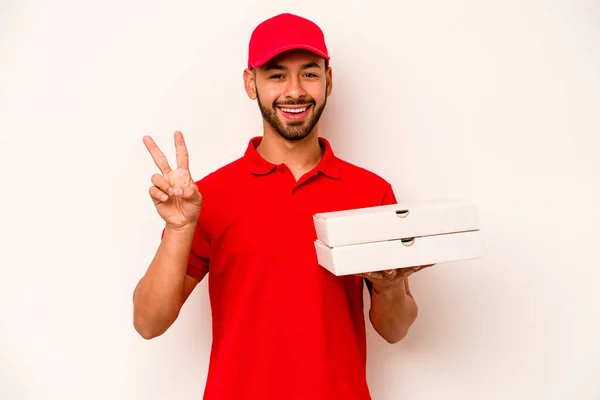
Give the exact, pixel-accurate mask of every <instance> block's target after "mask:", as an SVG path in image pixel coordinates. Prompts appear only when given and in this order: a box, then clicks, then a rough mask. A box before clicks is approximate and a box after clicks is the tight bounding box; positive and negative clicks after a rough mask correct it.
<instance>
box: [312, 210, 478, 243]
mask: <svg viewBox="0 0 600 400" xmlns="http://www.w3.org/2000/svg"><path fill="white" fill-rule="evenodd" d="M313 221H314V225H315V229H316V231H317V237H318V239H319V240H320V241H321V242H322V243H324V244H325V245H327V246H329V247H336V246H346V245H350V244H359V243H370V242H378V241H382V240H390V239H401V238H408V237H415V236H429V235H437V234H442V233H454V232H463V231H472V230H477V229H478V228H479V221H478V218H477V207H476V206H475V205H474V204H473V203H471V202H467V201H463V200H454V199H435V200H427V201H421V202H405V203H399V204H394V205H387V206H377V207H369V208H360V209H355V210H345V211H334V212H329V213H320V214H315V215H314V216H313Z"/></svg>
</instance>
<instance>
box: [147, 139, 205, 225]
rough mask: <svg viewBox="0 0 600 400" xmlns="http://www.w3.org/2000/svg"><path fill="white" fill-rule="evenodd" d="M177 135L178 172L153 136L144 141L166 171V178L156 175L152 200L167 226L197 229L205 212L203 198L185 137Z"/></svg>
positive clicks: (160, 166) (155, 161)
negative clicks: (196, 226)
mask: <svg viewBox="0 0 600 400" xmlns="http://www.w3.org/2000/svg"><path fill="white" fill-rule="evenodd" d="M174 136H175V154H176V156H177V169H175V170H173V169H171V167H170V166H169V163H168V161H167V158H166V157H165V155H164V154H163V152H162V151H160V149H159V148H158V146H157V145H156V143H155V142H154V140H153V139H152V138H151V137H150V136H144V139H143V141H144V144H145V145H146V148H147V149H148V151H149V152H150V155H151V156H152V159H153V160H154V163H155V164H156V166H157V167H158V168H159V169H160V171H161V172H162V175H161V174H154V175H152V183H153V184H154V186H152V187H151V188H150V197H151V198H152V201H153V202H154V205H155V206H156V210H157V211H158V214H159V215H160V216H161V217H162V219H164V220H165V222H166V224H167V227H171V228H173V229H183V228H186V227H188V226H193V224H195V223H196V222H197V221H198V217H199V216H200V210H201V209H202V195H201V194H200V191H199V190H198V187H197V186H196V183H195V181H194V180H193V179H192V176H191V174H190V171H189V158H188V151H187V147H186V146H185V141H184V140H183V134H182V133H181V132H179V131H178V132H175V135H174Z"/></svg>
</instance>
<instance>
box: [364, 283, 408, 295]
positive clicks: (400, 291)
mask: <svg viewBox="0 0 600 400" xmlns="http://www.w3.org/2000/svg"><path fill="white" fill-rule="evenodd" d="M372 288H373V292H374V293H375V294H377V295H378V296H382V297H387V298H400V299H402V298H404V297H406V290H405V283H404V279H402V280H399V281H397V282H394V283H393V284H387V285H377V284H375V283H373V285H372Z"/></svg>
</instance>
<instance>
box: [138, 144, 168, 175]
mask: <svg viewBox="0 0 600 400" xmlns="http://www.w3.org/2000/svg"><path fill="white" fill-rule="evenodd" d="M144 144H145V145H146V148H147V149H148V151H149V152H150V155H151V156H152V159H153V160H154V163H155V164H156V166H157V167H158V168H159V169H160V170H161V172H162V173H163V175H166V174H168V173H169V172H171V167H170V166H169V162H168V161H167V157H165V155H164V154H163V152H162V151H160V149H159V148H158V146H157V145H156V143H155V142H154V140H153V139H152V138H151V137H150V136H144Z"/></svg>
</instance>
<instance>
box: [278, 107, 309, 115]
mask: <svg viewBox="0 0 600 400" xmlns="http://www.w3.org/2000/svg"><path fill="white" fill-rule="evenodd" d="M281 110H282V111H284V112H287V113H294V114H299V113H302V112H304V111H306V107H304V108H281Z"/></svg>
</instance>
